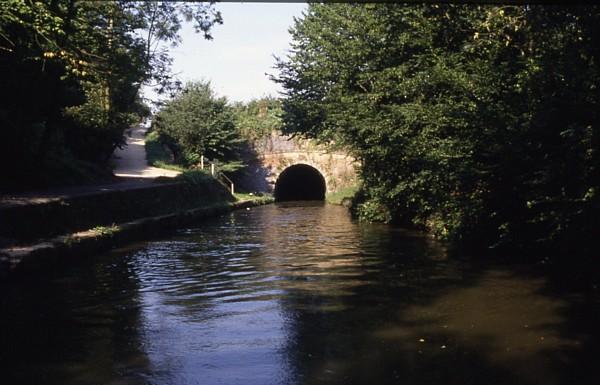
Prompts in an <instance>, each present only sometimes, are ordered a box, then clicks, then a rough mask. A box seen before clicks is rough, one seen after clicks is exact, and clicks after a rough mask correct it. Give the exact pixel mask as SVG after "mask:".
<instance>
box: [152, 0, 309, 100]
mask: <svg viewBox="0 0 600 385" xmlns="http://www.w3.org/2000/svg"><path fill="white" fill-rule="evenodd" d="M215 7H216V8H217V9H218V10H220V11H221V14H222V16H223V24H222V25H216V26H214V27H213V29H212V31H211V34H212V36H213V39H212V40H205V39H204V38H203V37H202V34H196V33H195V32H194V30H193V28H192V26H191V25H185V26H184V27H183V29H182V31H181V37H182V40H183V42H182V43H181V44H180V45H179V46H177V47H175V48H171V50H170V52H171V56H172V57H173V59H174V63H173V67H172V70H173V73H175V74H176V75H177V77H178V78H179V79H180V80H182V81H183V82H187V81H191V80H209V81H210V82H211V85H212V87H213V89H214V90H215V91H216V93H217V94H218V95H219V96H226V97H227V99H228V100H229V101H244V102H247V101H249V100H251V99H254V98H260V97H263V96H267V95H272V96H277V95H278V91H280V90H281V88H280V87H279V86H278V85H277V84H275V83H274V82H272V81H271V80H269V77H268V75H267V74H276V73H277V71H276V70H275V69H274V68H273V66H274V64H275V59H274V58H273V55H276V56H280V57H285V54H286V52H287V49H288V48H289V43H290V40H291V37H290V34H289V33H288V29H289V28H290V27H291V26H292V25H293V18H294V17H300V16H301V14H302V11H303V10H304V9H305V8H306V4H305V3H217V4H216V5H215ZM145 95H146V97H149V98H151V99H154V98H155V97H156V96H155V94H154V93H153V92H151V91H149V90H146V92H145Z"/></svg>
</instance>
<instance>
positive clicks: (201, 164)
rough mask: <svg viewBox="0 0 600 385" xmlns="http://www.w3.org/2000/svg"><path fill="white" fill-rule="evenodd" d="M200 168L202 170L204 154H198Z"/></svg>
mask: <svg viewBox="0 0 600 385" xmlns="http://www.w3.org/2000/svg"><path fill="white" fill-rule="evenodd" d="M200 170H204V155H200Z"/></svg>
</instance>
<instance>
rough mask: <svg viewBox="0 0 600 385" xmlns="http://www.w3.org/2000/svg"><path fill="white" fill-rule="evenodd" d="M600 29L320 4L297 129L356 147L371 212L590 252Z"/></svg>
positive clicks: (518, 12) (291, 89)
mask: <svg viewBox="0 0 600 385" xmlns="http://www.w3.org/2000/svg"><path fill="white" fill-rule="evenodd" d="M599 21H600V13H599V8H598V7H595V6H590V7H573V8H569V7H546V6H541V5H536V6H490V5H488V6H473V5H437V4H427V5H415V4H410V5H399V4H327V5H323V4H311V5H310V6H309V8H308V10H307V12H306V13H305V15H303V17H302V18H301V19H298V20H297V21H296V24H295V26H294V27H293V28H292V30H291V34H292V38H293V45H292V48H293V49H292V52H291V54H290V56H289V57H288V58H287V60H279V62H278V64H277V66H278V68H279V71H280V73H279V76H278V77H277V78H276V80H277V81H278V82H279V83H281V84H282V85H283V87H284V89H285V94H286V99H285V100H284V104H283V110H284V114H283V121H284V131H286V132H287V133H291V134H295V135H303V136H306V137H312V138H317V139H320V140H322V141H325V142H327V141H330V140H335V141H336V142H338V143H341V144H343V145H345V146H347V148H348V149H349V151H351V152H352V153H354V155H355V156H356V157H357V158H358V159H359V160H360V161H361V163H362V169H361V177H362V180H363V186H364V187H363V191H361V192H360V196H359V200H360V204H359V205H358V206H357V213H358V215H359V216H360V217H361V218H363V219H366V220H383V221H395V222H401V223H408V224H412V225H416V226H419V227H422V228H427V229H429V230H431V231H433V232H434V233H435V234H437V235H438V236H440V237H443V238H446V239H450V240H453V241H457V242H464V241H468V242H471V243H474V242H475V243H479V245H480V246H492V247H496V246H501V245H507V246H510V247H533V246H536V247H537V246H539V245H546V246H547V247H548V248H549V249H551V248H555V247H556V246H557V245H558V246H562V247H571V246H573V245H575V244H577V243H580V244H587V245H589V244H590V243H589V242H585V240H586V238H592V237H593V231H594V230H593V228H594V225H592V223H597V222H596V221H592V220H591V219H592V214H590V213H593V212H597V210H598V194H597V191H598V190H597V189H598V187H597V186H598V180H600V178H596V176H597V175H598V174H597V173H598V171H597V170H598V135H597V133H598V125H599V123H600V122H599V121H598V119H599V116H598V112H597V111H598V108H597V106H598V101H599V99H600V95H599V93H598V91H597V89H596V88H595V87H596V86H595V84H597V83H596V82H597V79H598V71H599V69H600V67H599V65H600V64H598V63H600V62H599V61H598V59H600V57H599V52H598V47H599V46H600V44H599V42H600V39H599V38H600V36H599V27H598V26H599V25H600V23H598V22H599ZM581 241H583V242H581Z"/></svg>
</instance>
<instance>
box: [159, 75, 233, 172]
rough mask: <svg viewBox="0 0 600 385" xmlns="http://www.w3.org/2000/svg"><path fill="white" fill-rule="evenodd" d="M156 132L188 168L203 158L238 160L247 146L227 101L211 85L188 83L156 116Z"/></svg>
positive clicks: (177, 158)
mask: <svg viewBox="0 0 600 385" xmlns="http://www.w3.org/2000/svg"><path fill="white" fill-rule="evenodd" d="M153 128H154V129H155V130H156V131H157V132H158V134H159V135H160V136H161V137H162V141H164V142H165V143H167V144H168V145H169V147H170V148H171V150H173V152H174V153H175V158H176V160H177V161H179V162H180V163H183V164H186V165H195V164H197V163H198V162H199V161H200V156H205V157H207V158H209V159H218V160H221V161H227V160H235V159H237V158H238V153H239V150H240V145H241V143H242V142H243V140H242V139H241V137H240V135H239V131H238V129H237V127H236V125H235V121H234V116H233V111H232V109H231V107H230V106H229V105H228V104H227V99H226V98H224V97H217V96H216V95H215V93H214V91H213V90H212V88H211V87H210V83H208V82H190V83H188V84H187V85H186V86H185V87H184V88H183V90H182V91H181V92H179V93H178V94H177V95H176V96H175V97H174V98H173V99H171V100H170V101H168V102H167V103H166V104H165V106H164V107H163V108H162V109H161V111H160V112H159V113H158V114H157V115H156V119H155V121H154V123H153Z"/></svg>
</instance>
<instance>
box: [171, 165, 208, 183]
mask: <svg viewBox="0 0 600 385" xmlns="http://www.w3.org/2000/svg"><path fill="white" fill-rule="evenodd" d="M176 179H178V180H181V181H183V182H185V183H189V184H192V185H199V186H201V185H206V184H208V183H212V182H214V178H213V177H212V176H211V175H210V174H209V173H207V172H206V171H203V170H197V169H196V170H185V171H184V172H182V173H181V174H179V175H177V177H176Z"/></svg>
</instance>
